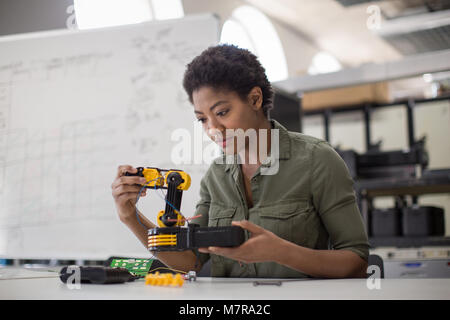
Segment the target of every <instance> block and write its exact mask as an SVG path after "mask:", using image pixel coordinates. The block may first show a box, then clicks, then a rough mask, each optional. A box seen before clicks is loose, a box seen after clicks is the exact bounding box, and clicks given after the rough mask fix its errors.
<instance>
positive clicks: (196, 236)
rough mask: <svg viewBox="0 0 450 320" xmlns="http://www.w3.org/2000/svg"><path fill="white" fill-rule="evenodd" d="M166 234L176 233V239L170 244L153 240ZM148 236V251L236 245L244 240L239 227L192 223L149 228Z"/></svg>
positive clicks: (242, 231) (243, 233)
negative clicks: (181, 225) (208, 225)
mask: <svg viewBox="0 0 450 320" xmlns="http://www.w3.org/2000/svg"><path fill="white" fill-rule="evenodd" d="M167 235H172V236H173V235H176V237H174V238H172V239H176V241H175V240H172V243H171V244H165V243H167V242H164V240H155V239H164V237H165V236H167ZM148 236H149V246H148V249H149V250H150V251H184V250H191V249H196V248H203V247H209V246H214V247H236V246H239V245H241V244H242V243H243V242H244V241H245V232H244V229H242V228H241V227H238V226H227V227H200V226H198V225H197V224H192V223H190V224H189V225H188V227H165V228H153V229H149V230H148ZM151 239H153V240H151ZM158 241H159V243H158ZM175 242H176V244H175Z"/></svg>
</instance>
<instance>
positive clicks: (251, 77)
mask: <svg viewBox="0 0 450 320" xmlns="http://www.w3.org/2000/svg"><path fill="white" fill-rule="evenodd" d="M183 87H184V89H185V90H186V92H187V94H188V96H189V101H190V102H191V103H193V99H192V94H193V92H194V91H195V90H198V89H200V88H202V87H212V88H214V89H226V90H230V91H234V92H236V93H237V94H238V95H239V96H240V97H241V99H243V100H245V99H246V97H247V96H248V94H249V93H250V91H251V89H253V88H254V87H260V88H261V91H262V95H263V102H262V110H263V112H264V115H265V116H266V118H269V110H270V109H272V108H273V94H274V93H273V88H272V85H271V84H270V82H269V80H268V79H267V76H266V72H265V69H264V67H263V66H262V65H261V63H260V62H259V61H258V58H257V57H256V56H255V55H254V54H253V53H251V52H250V51H249V50H247V49H242V48H238V47H237V46H235V45H231V44H221V45H217V46H214V47H209V48H207V49H206V50H205V51H203V52H202V53H201V54H200V55H199V56H197V57H195V58H194V60H192V62H190V63H189V64H188V65H187V69H186V71H185V73H184V79H183Z"/></svg>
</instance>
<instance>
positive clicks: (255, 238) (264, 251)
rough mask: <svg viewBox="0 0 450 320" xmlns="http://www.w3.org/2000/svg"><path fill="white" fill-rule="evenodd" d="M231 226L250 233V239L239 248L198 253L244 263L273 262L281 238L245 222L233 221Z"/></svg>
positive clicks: (203, 250)
mask: <svg viewBox="0 0 450 320" xmlns="http://www.w3.org/2000/svg"><path fill="white" fill-rule="evenodd" d="M232 225H234V226H239V227H241V228H243V229H246V230H248V231H250V233H251V235H250V238H249V239H248V240H247V241H245V242H244V243H243V244H241V245H240V246H239V247H234V248H227V247H208V248H199V251H200V252H203V253H212V254H217V255H221V256H224V257H227V258H230V259H233V260H237V261H242V262H244V263H254V262H265V261H275V258H276V254H277V248H278V246H279V244H280V242H281V241H283V240H282V239H281V238H279V237H278V236H276V235H275V234H274V233H272V232H270V231H268V230H266V229H264V228H262V227H260V226H258V225H256V224H254V223H251V222H249V221H247V220H242V221H233V222H232Z"/></svg>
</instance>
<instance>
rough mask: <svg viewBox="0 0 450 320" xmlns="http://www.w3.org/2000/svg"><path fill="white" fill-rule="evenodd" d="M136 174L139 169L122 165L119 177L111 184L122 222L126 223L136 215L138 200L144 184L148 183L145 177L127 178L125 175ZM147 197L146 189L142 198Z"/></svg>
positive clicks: (119, 168) (118, 173) (118, 172)
mask: <svg viewBox="0 0 450 320" xmlns="http://www.w3.org/2000/svg"><path fill="white" fill-rule="evenodd" d="M126 172H129V173H136V172H137V169H136V168H134V167H132V166H130V165H122V166H119V167H118V169H117V175H116V178H115V180H114V181H113V183H112V184H111V189H112V196H113V198H114V202H115V204H116V208H117V213H118V214H119V218H120V221H122V222H124V223H126V222H127V221H129V220H130V219H133V218H134V217H135V215H136V199H137V196H138V194H139V191H140V190H141V188H142V186H141V185H142V184H144V183H145V182H146V180H145V178H144V177H139V176H126V175H125V173H126ZM145 195H146V190H145V189H144V190H143V191H142V193H141V196H142V197H143V196H145Z"/></svg>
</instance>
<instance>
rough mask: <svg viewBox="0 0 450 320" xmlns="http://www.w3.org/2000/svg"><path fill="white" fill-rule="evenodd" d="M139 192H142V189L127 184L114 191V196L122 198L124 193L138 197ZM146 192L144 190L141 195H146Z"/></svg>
mask: <svg viewBox="0 0 450 320" xmlns="http://www.w3.org/2000/svg"><path fill="white" fill-rule="evenodd" d="M139 192H141V188H140V187H138V186H134V185H126V184H122V185H120V186H118V187H117V188H114V189H113V190H112V194H113V196H120V195H121V194H122V193H134V194H136V196H137V195H138V194H139ZM144 192H145V190H142V192H141V193H144Z"/></svg>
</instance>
